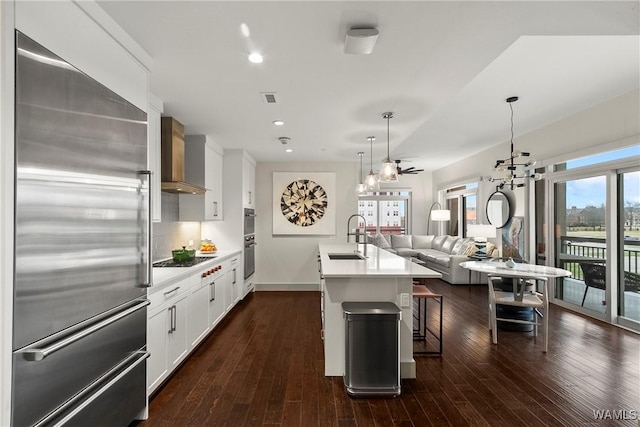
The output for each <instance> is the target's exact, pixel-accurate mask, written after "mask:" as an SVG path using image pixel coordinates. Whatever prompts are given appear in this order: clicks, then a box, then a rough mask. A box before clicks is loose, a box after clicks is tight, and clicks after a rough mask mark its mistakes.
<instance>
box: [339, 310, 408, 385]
mask: <svg viewBox="0 0 640 427" xmlns="http://www.w3.org/2000/svg"><path fill="white" fill-rule="evenodd" d="M342 310H343V312H344V319H345V371H344V385H345V388H346V390H347V393H348V394H349V395H350V396H354V397H395V396H397V395H399V394H400V319H401V316H402V311H401V310H400V309H399V308H398V306H396V305H395V304H393V303H390V302H343V303H342Z"/></svg>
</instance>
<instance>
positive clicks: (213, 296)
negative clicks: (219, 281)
mask: <svg viewBox="0 0 640 427" xmlns="http://www.w3.org/2000/svg"><path fill="white" fill-rule="evenodd" d="M212 291H213V292H212ZM215 300H216V282H211V283H209V302H212V301H215Z"/></svg>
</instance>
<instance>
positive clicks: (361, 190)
mask: <svg viewBox="0 0 640 427" xmlns="http://www.w3.org/2000/svg"><path fill="white" fill-rule="evenodd" d="M358 156H359V157H360V182H359V183H358V185H357V187H356V193H357V194H358V195H360V194H365V193H366V192H367V186H366V185H365V183H364V182H363V181H362V157H363V156H364V151H359V152H358Z"/></svg>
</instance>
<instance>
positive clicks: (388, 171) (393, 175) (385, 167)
mask: <svg viewBox="0 0 640 427" xmlns="http://www.w3.org/2000/svg"><path fill="white" fill-rule="evenodd" d="M382 118H384V119H387V158H386V159H384V161H383V162H382V166H381V167H380V181H381V182H397V181H398V168H397V167H396V164H395V163H394V162H392V161H391V157H389V120H391V119H392V118H393V113H392V112H390V111H388V112H386V113H383V114H382Z"/></svg>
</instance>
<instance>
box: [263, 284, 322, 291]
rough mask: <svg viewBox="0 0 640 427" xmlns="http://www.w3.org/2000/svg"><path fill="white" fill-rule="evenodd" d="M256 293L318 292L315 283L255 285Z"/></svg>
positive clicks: (318, 286)
mask: <svg viewBox="0 0 640 427" xmlns="http://www.w3.org/2000/svg"><path fill="white" fill-rule="evenodd" d="M255 288H256V292H260V291H303V292H309V291H315V292H317V291H319V290H320V285H318V284H317V283H256V284H255Z"/></svg>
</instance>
